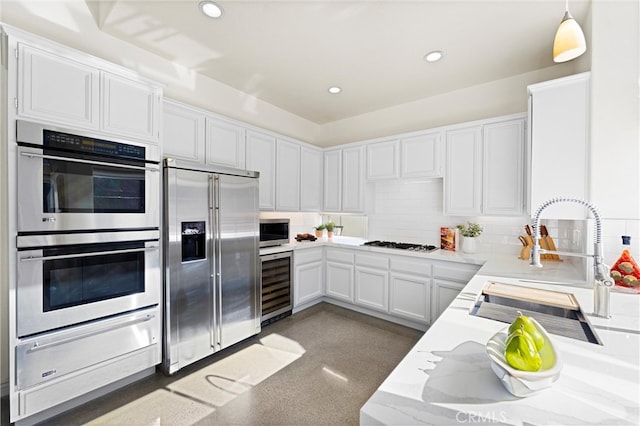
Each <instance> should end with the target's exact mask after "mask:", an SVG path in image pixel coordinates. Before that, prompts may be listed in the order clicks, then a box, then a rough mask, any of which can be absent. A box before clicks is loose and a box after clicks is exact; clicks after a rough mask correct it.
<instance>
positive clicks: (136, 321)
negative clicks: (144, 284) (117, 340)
mask: <svg viewBox="0 0 640 426" xmlns="http://www.w3.org/2000/svg"><path fill="white" fill-rule="evenodd" d="M155 317H156V316H155V314H146V315H144V316H143V317H137V318H131V319H129V320H126V321H123V322H120V323H117V324H110V325H107V326H104V327H100V328H98V329H95V330H92V331H89V332H87V333H82V334H78V335H76V336H72V337H67V338H66V339H60V340H56V341H53V342H49V343H39V342H38V341H35V342H33V345H32V346H31V347H30V348H29V349H27V353H30V352H36V351H41V350H43V349H47V348H50V347H52V346H59V345H64V344H66V343H70V342H73V341H75V340H80V339H85V338H87V337H90V336H94V335H96V334H100V333H105V332H107V331H112V330H117V329H118V328H122V327H128V326H131V325H134V324H139V323H143V322H147V321H150V320H152V319H153V318H155Z"/></svg>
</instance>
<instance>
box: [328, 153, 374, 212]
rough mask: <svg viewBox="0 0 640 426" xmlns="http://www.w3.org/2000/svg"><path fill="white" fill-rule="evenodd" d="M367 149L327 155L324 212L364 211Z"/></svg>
mask: <svg viewBox="0 0 640 426" xmlns="http://www.w3.org/2000/svg"><path fill="white" fill-rule="evenodd" d="M364 152H365V151H364V147H363V146H356V147H352V148H345V149H332V150H328V151H325V152H324V210H325V211H333V212H339V211H342V212H349V213H360V212H362V211H363V210H364V176H365V175H364Z"/></svg>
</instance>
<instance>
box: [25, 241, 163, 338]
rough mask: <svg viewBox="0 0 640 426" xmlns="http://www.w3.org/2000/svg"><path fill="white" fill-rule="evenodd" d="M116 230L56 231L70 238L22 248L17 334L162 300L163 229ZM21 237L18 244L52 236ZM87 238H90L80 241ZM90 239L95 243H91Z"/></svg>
mask: <svg viewBox="0 0 640 426" xmlns="http://www.w3.org/2000/svg"><path fill="white" fill-rule="evenodd" d="M111 234H113V235H111V236H110V235H107V234H101V233H96V234H90V235H81V234H70V235H58V234H56V235H53V236H50V237H53V238H56V239H59V240H64V239H68V240H69V241H57V242H58V243H63V244H61V245H54V246H45V247H38V248H34V249H19V251H18V274H17V276H18V284H17V287H16V302H17V311H18V316H17V318H18V321H17V332H18V337H25V336H28V335H33V334H37V333H42V332H45V331H50V330H54V329H58V328H62V327H67V326H72V325H76V324H81V323H85V322H88V321H94V320H96V319H99V318H105V317H109V316H112V315H116V314H120V313H124V312H129V311H133V310H136V309H140V308H144V307H148V306H153V305H157V304H159V303H160V300H161V285H162V284H161V283H162V277H161V272H160V243H159V240H158V239H157V238H158V237H159V231H157V230H156V231H140V232H133V233H129V232H123V233H117V232H114V233H111ZM102 237H104V238H102ZM130 237H133V238H135V239H134V240H131V239H130ZM137 238H144V239H140V240H138V239H137ZM147 238H155V239H153V240H148V239H147ZM18 239H19V241H18V244H19V245H23V244H27V245H30V244H33V243H34V242H35V243H36V244H38V245H40V244H47V243H49V241H46V239H47V236H26V237H24V239H23V238H21V237H18ZM82 239H85V241H82V242H80V241H81V240H82ZM23 240H30V241H29V242H23ZM74 240H78V241H75V242H74ZM90 240H93V242H87V241H90ZM101 240H104V241H109V242H102V241H101ZM118 240H122V241H118ZM69 242H73V243H72V244H67V243H69Z"/></svg>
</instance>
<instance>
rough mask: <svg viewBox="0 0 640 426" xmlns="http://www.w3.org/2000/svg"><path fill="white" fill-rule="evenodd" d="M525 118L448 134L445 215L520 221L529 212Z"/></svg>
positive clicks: (453, 131)
mask: <svg viewBox="0 0 640 426" xmlns="http://www.w3.org/2000/svg"><path fill="white" fill-rule="evenodd" d="M524 160H525V119H524V117H522V118H521V117H519V116H516V117H514V116H512V117H510V118H506V117H505V118H503V119H494V120H490V121H487V122H483V123H478V124H477V125H473V126H470V127H463V128H454V129H452V130H448V131H447V132H446V167H445V169H446V170H445V180H444V211H445V213H446V214H449V215H454V216H477V215H481V214H483V215H493V216H517V215H521V214H522V211H523V207H524V191H525V185H524V176H525V171H524Z"/></svg>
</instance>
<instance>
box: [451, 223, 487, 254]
mask: <svg viewBox="0 0 640 426" xmlns="http://www.w3.org/2000/svg"><path fill="white" fill-rule="evenodd" d="M456 228H458V230H460V235H461V236H462V251H463V252H465V253H475V252H476V250H477V247H476V238H478V237H479V236H480V234H482V231H483V229H482V226H480V225H479V224H477V223H475V222H467V224H466V225H457V226H456Z"/></svg>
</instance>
